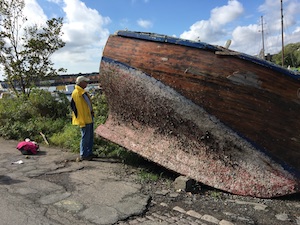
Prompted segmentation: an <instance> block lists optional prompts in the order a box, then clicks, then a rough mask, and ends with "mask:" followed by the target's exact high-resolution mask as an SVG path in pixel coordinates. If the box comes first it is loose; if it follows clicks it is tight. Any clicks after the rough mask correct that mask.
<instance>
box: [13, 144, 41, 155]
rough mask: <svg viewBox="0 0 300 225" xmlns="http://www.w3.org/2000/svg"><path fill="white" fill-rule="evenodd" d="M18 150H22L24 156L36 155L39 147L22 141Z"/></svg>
mask: <svg viewBox="0 0 300 225" xmlns="http://www.w3.org/2000/svg"><path fill="white" fill-rule="evenodd" d="M17 149H18V150H20V151H21V153H22V154H23V155H36V154H37V153H38V149H39V145H38V144H36V143H35V142H31V141H21V142H20V143H19V144H18V145H17Z"/></svg>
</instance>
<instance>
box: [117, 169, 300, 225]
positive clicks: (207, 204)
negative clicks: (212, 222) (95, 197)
mask: <svg viewBox="0 0 300 225" xmlns="http://www.w3.org/2000/svg"><path fill="white" fill-rule="evenodd" d="M148 166H149V164H148ZM150 167H151V170H152V171H155V173H157V174H160V178H159V179H158V180H157V181H151V180H144V181H141V180H140V179H138V178H137V180H138V181H137V182H141V183H142V184H143V185H142V192H143V193H145V194H148V195H150V196H151V198H152V201H151V204H150V205H149V207H148V211H147V212H146V215H147V214H148V215H151V214H152V213H153V212H157V211H160V212H164V211H165V212H166V213H167V212H168V211H170V208H173V207H175V206H179V207H181V208H182V209H184V210H186V211H188V210H194V211H196V212H198V213H200V214H201V215H204V214H208V215H211V216H214V217H215V218H218V219H226V220H228V221H231V222H233V223H234V224H241V225H242V224H259V225H279V224H280V225H291V224H295V225H298V224H300V193H298V194H295V195H291V196H285V197H280V198H273V199H260V198H254V197H249V196H237V195H233V194H230V193H226V192H223V191H220V190H216V189H214V188H210V187H208V186H205V185H202V184H201V183H197V182H195V184H194V185H193V190H191V191H189V192H186V191H178V190H174V188H173V181H174V180H175V178H176V177H177V176H179V175H178V174H175V173H172V172H170V171H168V170H166V169H164V168H162V167H159V166H157V165H150ZM136 173H138V172H137V171H136V168H135V167H130V166H128V165H124V169H123V170H122V171H118V172H117V174H116V176H121V177H123V178H125V179H126V178H129V177H131V178H132V177H134V176H132V175H133V174H136ZM136 177H138V175H137V176H136ZM131 178H130V179H131ZM161 203H163V204H161ZM164 205H168V207H165V206H164Z"/></svg>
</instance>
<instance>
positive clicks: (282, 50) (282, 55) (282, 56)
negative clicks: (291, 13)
mask: <svg viewBox="0 0 300 225" xmlns="http://www.w3.org/2000/svg"><path fill="white" fill-rule="evenodd" d="M280 3H281V4H280V8H281V60H282V66H284V41H283V7H282V0H280Z"/></svg>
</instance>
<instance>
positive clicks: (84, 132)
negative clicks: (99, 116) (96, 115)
mask: <svg viewBox="0 0 300 225" xmlns="http://www.w3.org/2000/svg"><path fill="white" fill-rule="evenodd" d="M80 132H81V140H80V156H82V157H88V156H89V155H91V154H92V153H93V151H92V150H93V144H94V124H93V123H90V124H86V125H85V127H81V128H80Z"/></svg>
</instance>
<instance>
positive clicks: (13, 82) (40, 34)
mask: <svg viewBox="0 0 300 225" xmlns="http://www.w3.org/2000/svg"><path fill="white" fill-rule="evenodd" d="M0 6H1V7H0V30H1V32H0V64H2V66H3V67H4V72H5V74H4V76H5V78H6V79H7V81H8V83H9V85H10V87H11V88H12V90H13V91H14V92H15V93H16V96H20V94H19V93H18V92H21V93H22V94H26V95H27V96H29V95H30V93H31V90H32V88H33V87H34V86H35V83H36V82H39V81H42V80H45V78H49V77H51V76H57V75H58V73H59V72H66V70H65V69H64V68H59V69H55V68H54V64H53V63H52V61H51V56H52V55H53V53H55V52H56V51H57V50H59V49H60V48H62V47H64V46H65V42H63V41H62V39H61V36H62V26H63V19H62V18H52V19H50V20H48V21H46V24H45V25H44V26H38V25H37V24H34V25H31V26H29V25H26V23H25V22H26V21H27V18H26V17H25V16H24V14H23V8H24V0H1V2H0Z"/></svg>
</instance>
